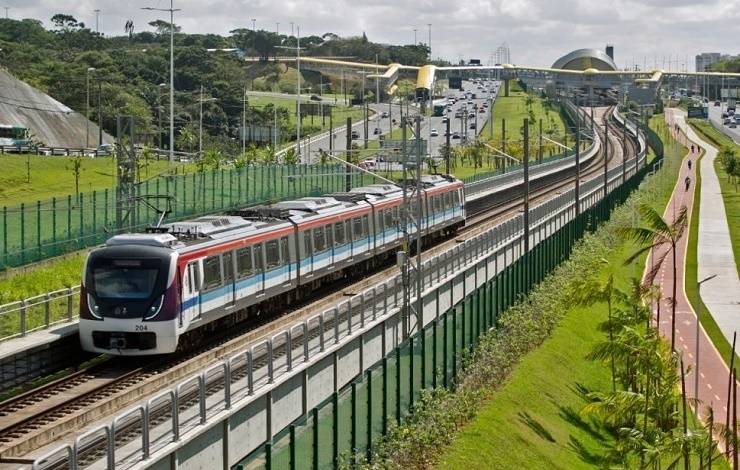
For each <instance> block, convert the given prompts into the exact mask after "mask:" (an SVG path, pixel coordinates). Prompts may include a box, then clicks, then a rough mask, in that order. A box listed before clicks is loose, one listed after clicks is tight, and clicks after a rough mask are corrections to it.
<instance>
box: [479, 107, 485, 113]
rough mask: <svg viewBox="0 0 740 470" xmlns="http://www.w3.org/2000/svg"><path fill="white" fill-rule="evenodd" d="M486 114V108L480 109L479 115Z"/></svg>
mask: <svg viewBox="0 0 740 470" xmlns="http://www.w3.org/2000/svg"><path fill="white" fill-rule="evenodd" d="M485 112H486V108H480V109H478V114H483V113H485Z"/></svg>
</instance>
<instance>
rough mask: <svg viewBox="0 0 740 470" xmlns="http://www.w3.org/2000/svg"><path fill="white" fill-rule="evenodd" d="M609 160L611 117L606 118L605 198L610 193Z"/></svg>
mask: <svg viewBox="0 0 740 470" xmlns="http://www.w3.org/2000/svg"><path fill="white" fill-rule="evenodd" d="M608 162H609V119H605V120H604V199H606V196H607V195H608V194H609V189H608V186H609V176H608V168H609V167H608Z"/></svg>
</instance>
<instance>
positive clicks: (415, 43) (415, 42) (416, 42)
mask: <svg viewBox="0 0 740 470" xmlns="http://www.w3.org/2000/svg"><path fill="white" fill-rule="evenodd" d="M7 10H8V9H7V8H6V9H5V14H6V15H5V16H6V18H7ZM416 31H418V30H417V29H416V28H414V46H415V45H417V44H419V42H418V41H417V40H416Z"/></svg>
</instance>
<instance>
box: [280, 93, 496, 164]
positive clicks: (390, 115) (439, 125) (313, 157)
mask: <svg viewBox="0 0 740 470" xmlns="http://www.w3.org/2000/svg"><path fill="white" fill-rule="evenodd" d="M482 88H484V89H479V87H478V85H476V84H474V83H473V82H470V81H464V82H463V89H464V90H465V91H466V92H467V91H469V92H472V93H475V94H476V98H475V99H468V100H466V99H462V98H463V92H462V91H460V90H450V89H448V90H446V91H445V95H444V98H451V97H452V98H456V99H457V102H456V103H454V104H453V105H452V106H451V107H450V110H449V112H448V113H446V116H449V117H450V118H451V119H452V121H451V124H450V131H451V132H452V133H453V135H454V134H455V133H458V134H459V135H460V136H465V135H467V137H468V139H470V138H471V137H472V136H473V135H474V133H475V134H477V133H478V132H480V129H482V128H483V127H484V126H485V123H486V121H487V120H488V115H489V114H488V110H487V109H486V110H485V112H483V113H479V112H473V108H477V109H480V108H481V107H483V104H484V103H485V102H487V101H489V100H490V99H494V100H495V98H496V96H497V93H498V90H499V83H498V82H496V81H489V82H487V84H486V85H484V86H482ZM285 96H291V95H285ZM439 100H442V98H440V99H438V100H437V101H439ZM369 107H370V109H371V110H372V112H373V113H374V114H373V113H371V115H370V122H369V123H368V126H367V130H368V135H367V140H368V142H370V141H373V140H378V138H379V137H380V135H387V134H389V132H390V130H391V127H392V128H393V129H398V128H399V127H400V119H401V105H400V104H399V103H398V102H394V103H392V104H389V103H380V104H376V103H371V104H369ZM463 109H465V110H467V115H468V116H469V115H470V113H473V116H474V117H473V118H468V119H466V118H465V117H464V116H465V115H466V113H462V110H463ZM458 111H461V115H462V116H463V117H461V118H455V115H456V114H457V112H458ZM383 112H385V113H387V117H382V116H383V114H382V113H383ZM408 114H410V115H411V116H415V115H418V114H419V107H418V106H415V105H413V104H406V103H405V104H403V115H404V116H406V115H408ZM444 117H445V116H432V117H431V118H430V117H429V116H424V120H423V121H422V122H421V135H422V138H423V139H424V140H425V141H426V140H429V137H430V132H431V130H432V129H434V130H436V131H437V134H438V136H436V137H432V138H431V143H432V145H431V147H432V148H431V154H432V156H434V157H439V155H440V149H441V147H442V146H443V145H444V144H445V136H444V133H445V130H446V127H445V126H446V124H445V123H444V122H443V119H444ZM430 122H431V127H430V125H429V123H430ZM466 122H467V126H465V123H466ZM471 123H475V124H476V126H475V127H476V129H470V124H471ZM334 124H335V126H336V127H338V128H339V129H338V130H335V131H334V132H333V136H334V137H333V140H334V145H333V149H334V150H343V149H345V148H346V139H347V137H346V136H347V134H346V131H345V129H344V126H343V124H344V123H339V122H335V123H334ZM352 124H353V125H352V129H353V130H355V131H357V133H358V137H357V138H356V139H354V140H353V141H354V142H355V143H356V144H357V145H359V146H360V148H362V147H363V146H364V142H365V126H364V124H363V123H362V121H357V122H353V123H352ZM375 129H379V131H378V133H376V131H375ZM329 139H330V137H329V133H328V132H324V133H322V134H320V135H318V136H314V137H312V138H310V139H303V140H302V141H301V154H302V155H303V156H304V157H303V158H302V159H301V160H302V161H303V162H309V161H310V162H312V163H315V162H317V161H319V159H320V157H319V150H324V151H328V150H329V148H330V146H329ZM309 141H310V142H309ZM451 143H452V145H453V146H454V145H461V144H462V143H463V139H462V138H460V139H451ZM374 153H375V152H368V156H370V155H372V154H374ZM306 155H308V156H309V157H308V158H306Z"/></svg>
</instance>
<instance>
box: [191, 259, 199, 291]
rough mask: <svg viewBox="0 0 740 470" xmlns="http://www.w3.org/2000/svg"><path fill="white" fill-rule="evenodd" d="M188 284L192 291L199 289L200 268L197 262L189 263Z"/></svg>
mask: <svg viewBox="0 0 740 470" xmlns="http://www.w3.org/2000/svg"><path fill="white" fill-rule="evenodd" d="M190 266H191V269H190V285H191V286H192V288H193V291H197V290H200V270H199V269H198V264H197V263H190Z"/></svg>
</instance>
